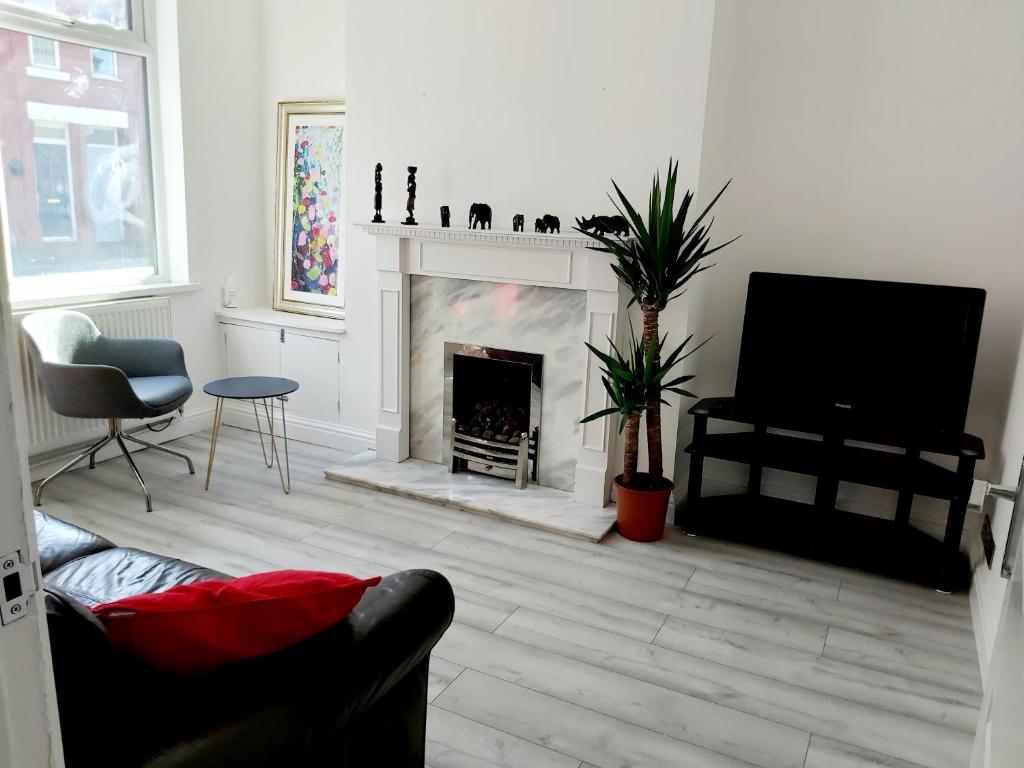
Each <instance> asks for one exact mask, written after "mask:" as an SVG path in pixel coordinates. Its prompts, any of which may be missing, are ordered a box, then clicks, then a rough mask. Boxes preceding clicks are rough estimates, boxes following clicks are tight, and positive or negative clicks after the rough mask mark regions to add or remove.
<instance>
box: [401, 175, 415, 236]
mask: <svg viewBox="0 0 1024 768" xmlns="http://www.w3.org/2000/svg"><path fill="white" fill-rule="evenodd" d="M405 188H406V189H407V190H408V191H409V199H408V200H406V202H405V210H406V211H408V213H409V215H408V216H406V217H405V221H403V222H402V223H403V224H409V225H410V226H415V225H416V218H415V216H413V213H414V212H415V210H416V166H415V165H410V166H409V179H408V181H406V183H405Z"/></svg>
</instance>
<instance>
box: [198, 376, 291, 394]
mask: <svg viewBox="0 0 1024 768" xmlns="http://www.w3.org/2000/svg"><path fill="white" fill-rule="evenodd" d="M298 388H299V383H298V382H297V381H292V380H291V379H280V378H278V377H276V376H235V377H232V378H229V379H217V380H216V381H211V382H210V383H209V384H207V385H206V386H204V387H203V392H205V393H206V394H208V395H212V396H213V397H226V398H229V399H231V400H258V399H260V398H264V397H281V396H282V395H289V394H291V393H292V392H294V391H295V390H297V389H298Z"/></svg>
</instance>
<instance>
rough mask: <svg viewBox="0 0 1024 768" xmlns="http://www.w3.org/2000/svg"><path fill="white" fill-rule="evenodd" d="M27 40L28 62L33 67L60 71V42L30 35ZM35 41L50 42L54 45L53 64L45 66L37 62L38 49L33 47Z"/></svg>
mask: <svg viewBox="0 0 1024 768" xmlns="http://www.w3.org/2000/svg"><path fill="white" fill-rule="evenodd" d="M25 40H26V42H28V62H29V64H30V65H31V66H33V67H38V68H39V69H53V70H59V69H60V41H58V40H53V39H52V38H48V37H42V36H41V35H29V36H28V37H27V38H25ZM33 40H49V41H50V42H51V43H53V64H43V63H41V62H39V61H36V49H35V46H34V45H32V41H33Z"/></svg>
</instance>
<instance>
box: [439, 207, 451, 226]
mask: <svg viewBox="0 0 1024 768" xmlns="http://www.w3.org/2000/svg"><path fill="white" fill-rule="evenodd" d="M451 224H452V209H451V208H449V207H448V206H447V205H442V206H441V226H442V227H444V228H445V229H447V228H448V227H450V226H451Z"/></svg>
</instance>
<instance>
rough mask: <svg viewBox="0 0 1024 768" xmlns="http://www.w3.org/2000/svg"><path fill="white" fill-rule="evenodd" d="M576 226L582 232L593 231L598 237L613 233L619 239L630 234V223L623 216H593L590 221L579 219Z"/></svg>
mask: <svg viewBox="0 0 1024 768" xmlns="http://www.w3.org/2000/svg"><path fill="white" fill-rule="evenodd" d="M576 225H577V227H579V229H580V231H581V232H587V231H593V232H595V233H596V234H598V235H607V234H608V233H609V232H613V233H615V234H616V235H618V236H619V237H625V236H626V235H628V234H629V222H628V221H626V219H625V217H623V216H598V215H596V214H595V215H593V216H591V217H590V218H589V219H587V218H583V219H580V218H577V219H576Z"/></svg>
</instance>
